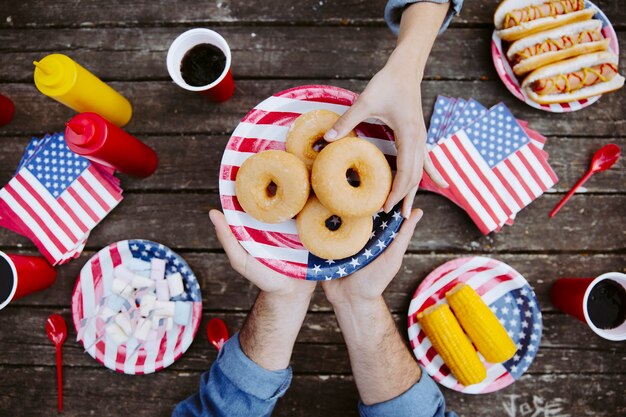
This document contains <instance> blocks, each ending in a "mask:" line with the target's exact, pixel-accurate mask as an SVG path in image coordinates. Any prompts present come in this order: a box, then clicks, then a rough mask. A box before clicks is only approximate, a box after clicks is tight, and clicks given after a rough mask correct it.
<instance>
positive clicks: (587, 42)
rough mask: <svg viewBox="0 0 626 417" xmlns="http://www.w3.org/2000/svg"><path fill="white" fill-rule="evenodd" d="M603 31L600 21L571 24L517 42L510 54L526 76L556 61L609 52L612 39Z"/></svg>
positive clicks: (510, 59)
mask: <svg viewBox="0 0 626 417" xmlns="http://www.w3.org/2000/svg"><path fill="white" fill-rule="evenodd" d="M601 30H602V22H601V21H599V20H586V21H583V22H576V23H571V24H569V25H565V26H561V27H558V28H556V29H552V30H548V31H546V32H540V33H536V34H534V35H530V36H528V37H525V38H522V39H520V40H518V41H515V42H513V44H511V46H510V47H509V50H508V51H507V53H506V56H507V58H508V59H509V61H510V62H511V66H512V67H513V72H514V73H515V75H524V74H526V73H528V72H530V71H532V70H534V69H536V68H539V67H542V66H544V65H546V64H550V63H552V62H558V61H561V60H564V59H566V58H571V57H574V56H578V55H583V54H587V53H590V52H598V51H606V50H607V49H609V40H608V39H605V38H604V37H603V36H602V33H601Z"/></svg>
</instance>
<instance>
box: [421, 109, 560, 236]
mask: <svg viewBox="0 0 626 417" xmlns="http://www.w3.org/2000/svg"><path fill="white" fill-rule="evenodd" d="M459 103H460V106H459V105H458V104H459ZM455 104H456V105H455ZM446 105H447V106H446ZM438 106H439V107H438ZM455 108H456V110H455ZM437 110H442V112H440V113H437ZM448 113H450V114H448ZM432 118H433V119H434V118H437V119H439V120H441V122H439V123H437V122H435V127H434V129H433V130H431V129H429V132H432V133H433V135H432V144H431V146H430V157H431V159H432V160H433V163H434V165H435V167H436V168H437V170H438V171H439V172H440V173H441V174H442V176H443V177H444V178H445V179H446V181H447V182H448V183H449V184H450V187H449V188H448V189H445V190H443V189H440V188H438V187H436V186H435V185H434V184H433V183H432V182H431V181H430V180H429V179H428V178H425V180H424V181H423V182H422V184H421V186H422V188H424V189H426V190H429V191H433V192H436V193H439V194H442V195H444V196H445V197H447V198H449V199H450V200H452V201H453V202H454V203H456V204H457V205H459V206H460V207H461V208H463V209H464V210H465V211H466V212H467V213H468V214H469V215H470V217H471V218H472V220H473V221H474V222H475V223H476V225H477V226H478V228H479V229H480V230H481V232H483V233H484V234H488V233H490V232H492V231H499V230H500V229H501V228H502V226H504V225H505V224H508V225H512V224H513V221H514V219H515V215H516V214H517V213H518V212H519V211H520V210H521V209H523V208H524V207H526V206H527V205H528V204H530V203H531V202H532V201H534V200H535V199H537V198H539V197H540V196H541V195H542V194H543V193H544V192H545V191H546V190H548V189H550V188H552V186H554V184H556V182H557V181H558V178H557V176H556V174H555V173H554V171H553V170H552V168H551V167H550V165H549V164H548V154H547V153H546V152H545V151H544V150H543V146H544V144H545V141H546V138H545V137H543V136H542V135H541V134H539V133H538V132H536V131H535V130H532V129H530V128H529V127H528V124H527V123H526V122H524V121H520V120H517V119H516V118H515V117H514V116H513V114H511V112H510V110H509V109H508V108H507V107H506V106H505V105H504V104H502V103H500V104H497V105H495V106H493V107H492V108H491V109H486V108H485V107H484V106H482V105H481V104H480V103H478V102H477V101H475V100H473V99H472V100H469V101H465V100H463V99H449V98H446V97H438V98H437V102H436V103H435V111H434V112H433V117H432ZM431 126H432V122H431ZM435 133H436V134H435Z"/></svg>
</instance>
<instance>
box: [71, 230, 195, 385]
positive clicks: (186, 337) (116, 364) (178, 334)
mask: <svg viewBox="0 0 626 417" xmlns="http://www.w3.org/2000/svg"><path fill="white" fill-rule="evenodd" d="M152 258H161V259H165V260H166V261H167V264H166V274H172V273H175V272H180V274H181V275H182V276H183V281H184V285H185V293H184V294H182V295H180V296H177V297H175V298H172V300H173V301H189V302H193V306H192V313H191V324H190V325H188V326H180V325H174V327H173V329H172V330H169V331H165V329H162V330H163V331H160V332H159V334H160V337H159V338H158V339H157V340H154V341H151V342H149V343H146V344H145V345H138V344H137V342H136V341H134V340H133V339H131V340H129V341H128V342H127V343H126V344H123V345H117V344H116V343H115V342H114V341H112V340H111V339H110V338H108V337H107V336H106V335H105V333H104V328H103V327H102V326H99V325H96V324H94V323H95V321H89V319H90V318H91V317H93V316H94V315H95V314H96V311H97V309H98V306H99V305H100V304H101V300H103V299H104V298H105V297H107V296H109V295H110V294H111V283H112V281H113V268H115V267H116V266H118V265H129V266H130V265H132V264H133V262H136V261H133V260H134V259H138V260H141V261H147V262H150V260H151V259H152ZM201 315H202V294H201V293H200V286H199V284H198V280H197V279H196V277H195V275H194V274H193V271H192V270H191V268H189V265H187V262H185V260H184V259H183V258H182V257H181V256H180V255H178V254H177V253H175V252H173V251H172V250H171V249H169V248H168V247H166V246H164V245H162V244H160V243H155V242H151V241H149V240H143V239H136V240H123V241H121V242H117V243H113V244H111V245H109V246H107V247H105V248H104V249H102V250H100V251H99V252H98V253H97V254H95V255H94V256H93V257H92V258H91V259H89V261H87V263H86V264H85V265H84V266H83V268H82V270H81V271H80V276H79V277H78V280H76V284H75V286H74V293H73V295H72V319H73V321H74V327H75V329H76V332H77V334H78V335H79V340H80V342H81V343H82V344H83V346H84V347H85V349H86V351H87V353H89V354H90V355H91V356H92V357H93V358H94V359H95V360H97V361H98V362H100V363H101V364H103V365H104V366H106V367H107V368H109V369H112V370H114V371H117V372H123V373H125V374H149V373H152V372H156V371H159V370H161V369H163V368H166V367H168V366H169V365H171V364H172V363H174V362H175V361H176V360H178V358H180V357H181V356H182V354H183V353H185V351H186V350H187V349H188V348H189V346H190V345H191V342H192V341H193V339H194V337H195V335H196V333H197V331H198V327H199V326H200V319H201ZM81 323H83V325H84V323H90V324H89V325H87V327H86V328H85V329H81ZM81 334H82V338H80V335H81Z"/></svg>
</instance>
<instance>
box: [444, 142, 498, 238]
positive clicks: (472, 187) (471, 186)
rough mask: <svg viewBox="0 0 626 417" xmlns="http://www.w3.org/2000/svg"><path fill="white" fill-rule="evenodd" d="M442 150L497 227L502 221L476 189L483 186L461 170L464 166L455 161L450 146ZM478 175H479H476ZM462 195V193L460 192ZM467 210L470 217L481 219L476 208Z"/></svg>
mask: <svg viewBox="0 0 626 417" xmlns="http://www.w3.org/2000/svg"><path fill="white" fill-rule="evenodd" d="M440 148H441V150H442V151H443V153H444V154H445V155H446V157H447V158H448V160H449V161H451V162H452V164H453V165H454V166H456V167H457V168H458V169H456V172H457V174H458V175H459V176H460V177H461V179H462V180H463V182H464V183H465V185H466V186H467V188H469V189H470V192H471V193H472V194H473V195H474V197H475V198H476V199H477V200H478V202H479V203H480V205H481V206H482V207H483V208H484V209H485V211H487V214H489V217H491V219H492V220H493V221H494V223H495V224H496V225H498V224H500V219H498V216H496V214H495V212H494V211H493V209H492V208H491V205H490V204H489V203H487V201H485V199H484V198H483V196H482V195H481V194H480V193H479V192H478V189H477V188H476V187H477V186H478V187H480V186H482V185H481V184H478V185H475V184H474V183H473V182H472V181H471V180H470V179H469V177H468V176H467V174H466V173H465V170H463V169H461V167H462V166H463V163H461V162H459V161H457V160H456V159H454V156H453V155H452V153H451V152H450V150H449V149H448V144H447V143H444V144H443V145H441V146H440ZM476 174H478V173H476ZM459 194H460V191H459ZM465 209H466V210H467V211H468V213H470V215H471V214H472V213H474V216H475V217H477V218H480V216H479V214H478V212H477V211H476V210H474V207H473V206H471V205H468V206H466V207H465ZM485 227H486V228H487V229H488V230H489V231H491V229H489V228H488V227H487V226H486V225H485Z"/></svg>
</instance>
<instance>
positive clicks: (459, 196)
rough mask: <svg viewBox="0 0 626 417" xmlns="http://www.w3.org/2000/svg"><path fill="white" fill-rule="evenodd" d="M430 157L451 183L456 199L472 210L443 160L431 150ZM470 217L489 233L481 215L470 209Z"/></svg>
mask: <svg viewBox="0 0 626 417" xmlns="http://www.w3.org/2000/svg"><path fill="white" fill-rule="evenodd" d="M430 159H431V161H432V162H433V165H434V166H435V168H436V169H437V171H438V172H439V173H440V174H441V176H442V177H443V179H444V180H446V182H447V183H448V184H450V187H449V188H450V189H452V191H453V193H454V195H455V196H456V199H457V200H458V201H459V203H461V206H462V207H463V208H465V209H466V210H470V208H471V205H470V204H469V202H468V201H467V199H466V198H465V196H464V195H463V193H461V192H459V191H458V190H457V187H456V186H455V185H454V182H453V181H452V178H451V177H450V176H449V175H448V173H447V172H446V170H444V169H443V166H442V164H441V162H439V159H438V158H437V155H435V153H433V152H430ZM467 213H468V214H469V215H470V217H471V218H472V220H474V223H476V226H477V227H478V229H479V230H480V231H481V232H482V233H483V234H487V233H489V232H490V230H489V228H488V227H487V225H486V224H485V223H484V222H483V220H482V219H481V218H480V216H478V215H476V214H475V213H474V214H472V213H470V211H468V212H467Z"/></svg>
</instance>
